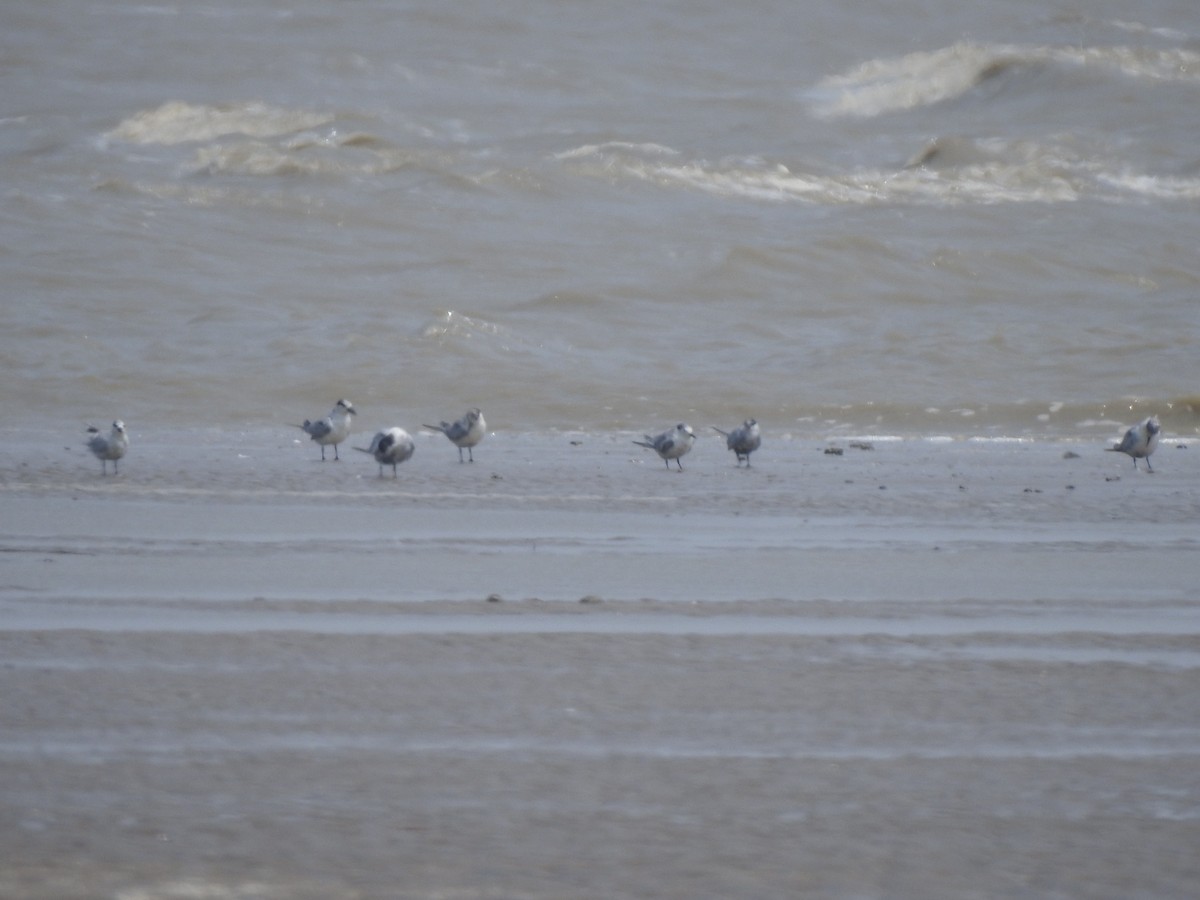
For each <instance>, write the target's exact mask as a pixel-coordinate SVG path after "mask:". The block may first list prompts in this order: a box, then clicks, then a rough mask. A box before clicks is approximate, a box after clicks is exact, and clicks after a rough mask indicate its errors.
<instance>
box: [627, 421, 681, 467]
mask: <svg viewBox="0 0 1200 900" xmlns="http://www.w3.org/2000/svg"><path fill="white" fill-rule="evenodd" d="M645 438H646V439H645V440H644V441H634V443H635V444H637V445H638V446H639V447H649V448H650V449H651V450H653V451H654V452H655V453H657V454H658V455H659V456H660V457H661V458H662V460H663V462H665V463H666V464H667V468H668V469H669V468H671V460H675V465H677V466H679V471H680V472H682V471H683V463H681V462H680V461H679V457H681V456H683V455H684V454H686V453H687V452H688V451H689V450H691V449H692V444H694V443H695V442H696V433H695V432H694V431H692V426H691V425H685V424H684V423H683V422H680V423H679V424H678V425H676V426H675V427H674V428H672V429H670V430H669V431H664V432H663V433H662V434H659V435H655V436H651V435H648V434H647V435H645Z"/></svg>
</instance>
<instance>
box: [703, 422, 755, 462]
mask: <svg viewBox="0 0 1200 900" xmlns="http://www.w3.org/2000/svg"><path fill="white" fill-rule="evenodd" d="M712 429H713V431H715V432H717V434H721V435H724V436H725V445H726V446H727V447H728V448H729V449H730V450H732V451H733V452H734V453H735V454H736V455H737V461H738V465H739V466H740V465H741V464H742V460H743V459H744V460H745V461H746V467H747V468H749V467H750V454H751V453H753V452H754V451H755V450H757V449H758V448H759V445H761V444H762V435H760V434H759V433H758V422H756V421H755V420H754V419H747V420H746V421H745V422H743V423H742V425H741V427H740V428H735V429H733V431H722V430H721V429H720V428H718V427H717V426H716V425H713V426H712Z"/></svg>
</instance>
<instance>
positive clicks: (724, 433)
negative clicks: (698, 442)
mask: <svg viewBox="0 0 1200 900" xmlns="http://www.w3.org/2000/svg"><path fill="white" fill-rule="evenodd" d="M708 427H709V428H711V429H712V430H713V431H715V432H716V433H717V434H719V435H721V437H729V432H728V431H722V430H721V429H720V428H718V427H717V426H716V425H709V426H708Z"/></svg>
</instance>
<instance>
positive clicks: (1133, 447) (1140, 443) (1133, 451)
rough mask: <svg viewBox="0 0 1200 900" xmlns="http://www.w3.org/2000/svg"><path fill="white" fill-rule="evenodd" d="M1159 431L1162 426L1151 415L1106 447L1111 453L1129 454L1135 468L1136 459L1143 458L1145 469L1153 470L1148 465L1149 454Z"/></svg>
mask: <svg viewBox="0 0 1200 900" xmlns="http://www.w3.org/2000/svg"><path fill="white" fill-rule="evenodd" d="M1161 431H1162V426H1161V425H1159V424H1158V419H1156V418H1155V417H1154V416H1151V417H1150V418H1148V419H1143V420H1142V421H1141V422H1139V423H1138V424H1136V425H1134V426H1133V427H1132V428H1130V429H1129V430H1128V431H1126V432H1125V437H1123V438H1121V443H1119V444H1116V445H1114V446H1112V447H1109V448H1107V449H1109V450H1111V451H1112V452H1113V453H1127V454H1129V456H1130V457H1132V458H1133V467H1134V468H1135V469H1136V468H1137V461H1138V460H1139V459H1144V460H1145V461H1146V471H1148V472H1153V471H1154V469H1153V468H1151V466H1150V454H1151V453H1153V452H1154V450H1155V448H1156V447H1158V436H1159V433H1160V432H1161Z"/></svg>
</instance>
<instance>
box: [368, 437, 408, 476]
mask: <svg viewBox="0 0 1200 900" xmlns="http://www.w3.org/2000/svg"><path fill="white" fill-rule="evenodd" d="M354 449H355V450H358V451H359V452H361V453H370V454H372V455H373V456H374V457H375V462H377V463H379V477H380V478H382V477H383V467H384V466H391V467H392V477H393V478H395V477H396V466H398V465H400V463H402V462H404V461H405V460H406V459H409V458H410V457H411V456H412V455H413V451H414V450H415V449H416V445H415V444H413V439H412V438H411V437H409V435H408V432H407V431H405V430H404V429H403V428H388V429H386V430H384V431H379V432H376V434H375V437H373V438H372V439H371V446H370V447H367V448H366V449H363V448H362V447H355V448H354Z"/></svg>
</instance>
